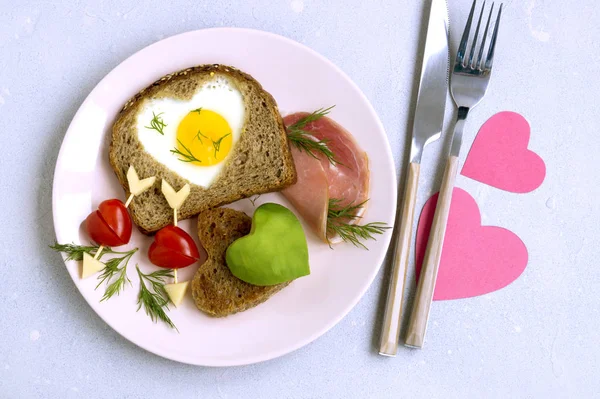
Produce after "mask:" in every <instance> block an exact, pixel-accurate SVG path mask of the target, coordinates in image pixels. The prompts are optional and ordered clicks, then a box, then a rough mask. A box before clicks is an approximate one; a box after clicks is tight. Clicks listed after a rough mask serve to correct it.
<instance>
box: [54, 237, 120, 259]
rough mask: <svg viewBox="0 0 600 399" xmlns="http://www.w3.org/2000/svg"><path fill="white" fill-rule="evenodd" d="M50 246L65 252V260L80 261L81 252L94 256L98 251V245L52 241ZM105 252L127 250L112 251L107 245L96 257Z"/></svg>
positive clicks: (111, 252)
mask: <svg viewBox="0 0 600 399" xmlns="http://www.w3.org/2000/svg"><path fill="white" fill-rule="evenodd" d="M49 247H50V248H52V249H53V250H55V251H56V252H63V253H65V254H67V257H66V258H65V260H76V261H81V260H83V254H84V253H88V254H90V255H91V256H95V255H96V252H98V248H99V246H98V245H87V246H86V245H77V244H73V243H71V244H59V243H57V242H55V243H54V245H50V246H49ZM106 254H119V255H121V254H127V252H118V251H113V250H112V249H110V248H109V247H103V248H102V253H101V254H100V256H98V259H100V258H101V257H103V256H104V255H106Z"/></svg>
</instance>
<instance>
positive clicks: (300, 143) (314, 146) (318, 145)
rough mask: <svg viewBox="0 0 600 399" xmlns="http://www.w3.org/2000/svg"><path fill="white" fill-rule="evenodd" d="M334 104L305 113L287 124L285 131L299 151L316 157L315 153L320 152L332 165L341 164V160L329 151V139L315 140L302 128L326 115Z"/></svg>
mask: <svg viewBox="0 0 600 399" xmlns="http://www.w3.org/2000/svg"><path fill="white" fill-rule="evenodd" d="M334 106H335V105H332V106H331V107H329V108H319V109H318V110H316V111H314V112H313V113H311V114H309V115H306V116H305V117H304V118H301V119H300V120H298V121H297V122H296V123H294V124H292V125H290V126H288V127H287V133H288V138H289V140H290V142H291V143H292V144H294V145H295V146H296V148H298V149H299V150H300V151H304V152H306V153H307V154H309V155H310V156H312V157H313V158H317V154H318V153H321V154H323V155H324V156H325V157H326V158H327V160H328V161H329V162H330V163H331V164H332V165H335V164H340V165H341V162H339V161H338V160H337V159H336V158H335V154H334V153H333V151H331V150H330V149H329V147H328V146H327V144H328V143H329V140H327V139H322V140H317V139H316V138H315V137H314V136H312V135H311V134H310V132H307V131H305V130H304V128H305V127H306V125H308V124H309V123H311V122H314V121H316V120H319V119H320V118H322V117H324V116H325V115H327V114H328V113H329V112H330V111H331V109H332V108H333V107H334Z"/></svg>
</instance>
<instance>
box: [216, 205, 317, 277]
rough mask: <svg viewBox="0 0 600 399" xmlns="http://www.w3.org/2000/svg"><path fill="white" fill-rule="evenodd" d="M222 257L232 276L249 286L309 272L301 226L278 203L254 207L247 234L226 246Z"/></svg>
mask: <svg viewBox="0 0 600 399" xmlns="http://www.w3.org/2000/svg"><path fill="white" fill-rule="evenodd" d="M225 259H226V262H227V266H229V269H230V270H231V273H232V274H233V275H234V276H236V277H237V278H239V279H240V280H242V281H245V282H247V283H249V284H253V285H262V286H264V285H275V284H280V283H284V282H286V281H291V280H294V279H296V278H298V277H302V276H306V275H308V274H310V268H309V265H308V245H307V244H306V236H305V235H304V230H303V229H302V225H301V224H300V221H299V220H298V218H297V217H296V215H294V213H293V212H292V211H290V210H289V209H287V208H286V207H284V206H281V205H279V204H273V203H267V204H263V205H261V206H259V207H258V208H257V209H256V211H255V212H254V216H253V217H252V228H251V230H250V233H249V234H248V235H247V236H244V237H242V238H239V239H238V240H236V241H234V242H233V243H232V244H231V245H230V246H229V248H227V252H226V255H225Z"/></svg>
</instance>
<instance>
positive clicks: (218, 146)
mask: <svg viewBox="0 0 600 399" xmlns="http://www.w3.org/2000/svg"><path fill="white" fill-rule="evenodd" d="M229 135H231V133H227V134H226V135H225V136H223V137H221V138H220V139H218V140H217V141H214V140H213V139H210V141H212V144H213V147H214V148H215V158H217V151H220V150H221V141H223V139H224V138H225V137H227V136H229Z"/></svg>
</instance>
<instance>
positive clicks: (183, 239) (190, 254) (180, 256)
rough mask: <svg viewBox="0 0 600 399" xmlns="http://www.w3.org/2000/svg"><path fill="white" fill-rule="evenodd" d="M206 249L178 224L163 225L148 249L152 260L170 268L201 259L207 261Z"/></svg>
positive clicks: (177, 267)
mask: <svg viewBox="0 0 600 399" xmlns="http://www.w3.org/2000/svg"><path fill="white" fill-rule="evenodd" d="M206 257H207V254H206V251H205V250H204V248H202V246H200V251H198V248H197V247H196V243H195V242H194V240H193V239H192V237H190V235H189V234H188V233H186V232H185V231H184V230H182V229H180V228H179V227H177V226H173V225H170V226H167V227H163V228H162V229H160V230H159V231H158V233H156V235H155V236H154V242H153V243H152V245H150V249H149V250H148V258H150V262H152V263H153V264H155V265H156V266H160V267H165V268H168V269H179V268H182V267H186V266H189V265H191V264H192V263H195V262H197V261H200V263H201V264H202V263H204V262H205V261H206Z"/></svg>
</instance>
